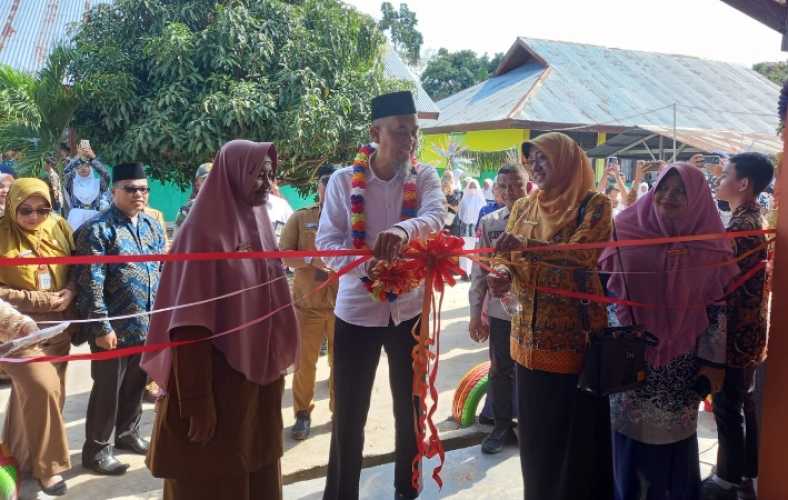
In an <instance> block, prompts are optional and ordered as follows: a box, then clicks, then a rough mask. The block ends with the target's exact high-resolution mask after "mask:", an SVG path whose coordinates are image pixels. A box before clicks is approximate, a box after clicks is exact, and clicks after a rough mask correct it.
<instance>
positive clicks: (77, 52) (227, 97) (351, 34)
mask: <svg viewBox="0 0 788 500" xmlns="http://www.w3.org/2000/svg"><path fill="white" fill-rule="evenodd" d="M384 40H385V38H384V36H383V34H382V33H381V32H380V30H379V29H378V28H377V26H376V25H375V22H374V21H373V20H372V19H371V18H370V17H368V16H365V15H362V14H360V13H358V12H357V11H356V10H354V9H352V8H350V7H348V6H346V5H345V4H343V3H342V2H341V1H339V0H300V1H299V0H292V1H281V0H225V1H209V0H191V1H188V2H187V1H183V0H117V1H116V2H114V4H113V5H112V6H109V5H99V6H97V7H95V8H94V9H93V10H92V11H91V13H90V16H89V18H88V19H87V20H86V22H85V23H83V24H82V25H81V27H80V28H79V31H78V32H77V33H76V34H75V36H74V46H73V53H74V57H73V61H72V64H71V67H70V70H71V75H72V78H73V82H74V88H75V89H76V92H77V95H78V96H79V107H78V109H77V114H76V120H75V122H76V123H77V126H78V128H79V132H80V134H81V135H80V136H81V137H82V136H84V137H86V138H89V139H90V140H91V142H92V144H93V145H94V149H95V150H96V151H97V152H98V153H99V154H101V155H102V156H104V157H105V158H106V159H107V160H109V161H120V160H139V161H143V162H146V163H148V164H149V165H150V166H151V167H152V169H153V171H152V174H153V176H154V177H156V178H158V179H161V180H174V181H177V182H180V183H181V184H182V185H185V184H186V183H188V182H189V181H190V180H191V178H192V176H193V174H194V169H195V167H196V166H197V165H198V164H200V163H202V162H204V161H206V160H210V159H212V158H213V156H214V154H215V153H216V151H217V150H218V149H219V148H220V147H221V145H222V144H223V143H225V142H226V141H228V140H231V139H235V138H246V139H251V140H257V141H271V142H274V143H276V145H277V149H278V151H279V157H280V164H279V177H280V178H281V179H282V180H283V181H284V182H290V183H293V184H295V185H296V186H298V187H299V188H301V189H303V190H307V189H308V187H309V186H308V183H309V181H310V179H311V178H312V176H313V174H314V169H315V167H317V166H318V165H319V164H320V163H322V162H324V161H346V160H348V159H349V158H352V157H353V151H354V150H355V148H356V147H357V146H358V144H360V143H362V142H364V141H366V140H368V132H367V130H368V129H367V125H368V122H369V102H370V99H371V98H372V97H374V96H375V95H378V94H379V93H381V92H384V91H387V90H392V89H395V88H403V86H407V85H406V84H404V83H402V82H389V81H386V80H385V79H384V77H383V70H382V62H381V54H382V51H381V49H382V47H383V43H384Z"/></svg>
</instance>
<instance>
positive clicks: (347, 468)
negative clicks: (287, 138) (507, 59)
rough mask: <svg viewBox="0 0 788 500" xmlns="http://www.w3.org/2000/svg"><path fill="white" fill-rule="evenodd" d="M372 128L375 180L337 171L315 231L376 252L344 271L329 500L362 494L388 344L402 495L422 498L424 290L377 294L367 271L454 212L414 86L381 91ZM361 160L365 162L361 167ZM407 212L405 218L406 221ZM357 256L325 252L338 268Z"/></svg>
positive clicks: (328, 245)
mask: <svg viewBox="0 0 788 500" xmlns="http://www.w3.org/2000/svg"><path fill="white" fill-rule="evenodd" d="M372 120H373V122H372V126H371V127H370V136H371V137H372V140H373V141H374V142H375V144H376V146H375V151H374V153H372V154H371V156H370V157H369V161H368V165H369V168H364V169H362V173H361V174H360V175H362V176H363V177H365V180H366V187H365V188H364V189H362V190H361V191H359V190H358V189H355V190H354V189H353V186H352V178H353V175H354V167H353V166H350V167H346V168H343V169H341V170H338V171H337V172H336V173H335V174H334V175H332V176H331V180H330V181H329V184H328V187H327V192H326V200H325V205H324V207H323V211H322V213H321V216H320V224H319V229H318V234H317V239H316V245H317V248H318V249H320V250H335V249H348V248H353V247H354V237H355V238H356V245H355V246H358V243H359V242H360V241H363V242H364V243H366V245H367V246H368V247H369V248H372V249H373V253H374V256H375V258H374V259H373V261H371V262H370V263H369V265H367V266H364V268H363V269H358V268H357V269H355V270H353V271H351V272H349V273H348V274H346V275H344V276H342V278H341V279H340V282H339V292H338V295H337V301H336V308H335V310H334V313H335V315H336V326H335V331H334V367H333V373H334V420H333V432H332V435H331V456H330V459H329V465H328V477H327V480H326V490H325V493H324V496H323V498H324V500H355V499H358V490H359V476H360V473H361V459H362V451H363V445H364V423H365V422H366V418H367V413H368V411H369V404H370V398H371V394H372V386H373V384H374V381H375V371H376V369H377V366H378V361H379V359H380V351H381V348H385V350H386V355H387V356H388V364H389V380H390V384H391V391H392V398H393V401H394V418H395V427H396V430H395V439H396V466H395V479H394V483H395V484H394V486H395V490H396V498H416V497H417V496H418V494H419V491H417V490H416V489H415V488H413V486H412V484H411V478H412V463H413V459H414V458H415V456H416V454H417V440H416V427H415V422H416V418H415V415H416V413H415V412H417V411H418V403H417V401H416V400H415V399H414V398H413V393H412V386H413V369H412V360H411V351H412V349H413V347H414V345H415V343H416V341H415V339H414V338H413V336H412V335H411V331H412V330H413V328H414V327H415V326H416V324H417V323H418V320H419V316H420V312H421V301H422V294H423V293H424V291H423V289H421V288H420V289H418V290H414V291H412V292H410V293H406V294H402V295H400V296H399V297H398V298H397V299H396V300H395V301H394V302H378V301H376V300H375V299H373V298H372V296H371V295H370V294H369V292H368V291H367V289H366V288H365V286H364V283H363V282H362V280H361V278H362V277H364V276H366V275H367V272H368V270H369V269H372V268H373V267H374V265H375V261H377V260H388V261H391V260H393V259H396V258H398V257H399V256H400V253H401V252H402V250H404V249H405V247H406V245H407V243H408V241H410V240H411V239H420V238H426V237H428V236H429V235H430V234H432V233H434V232H437V231H440V229H441V228H442V227H443V220H444V216H445V208H444V196H443V192H442V191H441V186H440V180H439V179H438V175H437V173H436V172H435V169H433V168H432V167H429V166H427V165H415V168H414V166H413V165H412V157H413V152H414V151H415V150H416V145H417V142H418V132H419V127H418V121H417V119H416V107H415V104H414V101H413V95H412V94H411V93H410V92H397V93H393V94H387V95H383V96H379V97H376V98H375V99H373V100H372ZM360 168H361V166H360V165H357V167H356V169H357V170H358V169H360ZM413 184H415V189H416V193H417V205H418V206H417V210H415V212H413V213H411V214H410V215H415V216H412V217H410V218H405V217H403V215H405V214H406V212H408V210H406V206H405V205H404V204H403V188H404V187H406V186H411V187H412V185H413ZM351 191H353V193H354V196H355V197H356V198H355V200H354V201H355V202H356V203H355V205H356V207H358V206H359V202H360V204H361V206H362V207H363V221H364V222H363V223H362V226H363V227H362V228H361V230H359V229H360V228H359V225H358V224H357V225H356V227H355V228H354V227H352V222H351V216H352V215H351V214H352V207H351ZM403 219H404V220H403ZM353 259H354V258H353V257H350V258H349V257H339V258H328V259H324V260H325V262H326V264H327V265H328V266H330V267H332V268H334V269H340V268H341V267H342V266H344V265H346V264H348V263H349V262H350V261H351V260H353Z"/></svg>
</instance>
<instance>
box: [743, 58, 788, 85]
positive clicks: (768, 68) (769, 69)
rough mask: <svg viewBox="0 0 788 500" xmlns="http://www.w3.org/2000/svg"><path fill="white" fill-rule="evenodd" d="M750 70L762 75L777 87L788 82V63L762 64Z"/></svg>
mask: <svg viewBox="0 0 788 500" xmlns="http://www.w3.org/2000/svg"><path fill="white" fill-rule="evenodd" d="M752 69H754V70H755V71H757V72H758V73H760V74H762V75H763V76H765V77H766V78H768V79H769V80H771V81H773V82H774V83H776V84H777V85H782V84H783V83H784V82H785V81H786V80H788V61H786V62H762V63H758V64H755V65H754V66H753V67H752Z"/></svg>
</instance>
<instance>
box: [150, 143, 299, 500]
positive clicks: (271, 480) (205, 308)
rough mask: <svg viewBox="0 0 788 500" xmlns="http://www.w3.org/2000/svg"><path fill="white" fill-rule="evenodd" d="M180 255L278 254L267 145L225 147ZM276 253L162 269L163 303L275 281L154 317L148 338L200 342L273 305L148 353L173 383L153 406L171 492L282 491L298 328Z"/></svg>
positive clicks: (261, 494)
mask: <svg viewBox="0 0 788 500" xmlns="http://www.w3.org/2000/svg"><path fill="white" fill-rule="evenodd" d="M213 165H214V167H213V171H212V173H211V175H210V176H209V177H208V180H207V181H206V183H205V185H204V186H203V187H202V189H201V190H200V196H198V197H197V200H196V201H195V203H194V206H193V208H192V212H191V214H190V216H189V218H188V219H186V221H185V222H184V224H183V226H181V229H180V230H179V232H178V235H177V237H176V239H175V242H174V243H173V246H172V252H173V253H191V252H232V251H262V250H269V251H270V250H275V249H276V244H275V242H274V235H273V231H272V228H271V222H270V221H269V220H268V215H267V213H266V209H265V201H266V197H267V195H268V193H269V191H270V186H271V180H272V179H273V176H274V173H275V171H276V149H275V148H274V145H273V144H270V143H256V142H250V141H242V140H236V141H232V142H229V143H227V144H225V145H224V147H223V148H222V149H221V151H219V154H218V155H217V156H216V159H215V160H214V164H213ZM283 275H284V270H283V268H282V264H281V262H280V261H279V260H214V261H187V262H173V263H168V264H166V265H165V266H164V271H163V273H162V277H161V285H160V287H159V292H158V296H157V299H156V309H161V308H164V307H168V306H172V305H176V304H185V303H190V302H196V301H199V300H204V299H208V298H212V297H216V296H219V295H223V294H227V293H230V292H233V291H236V290H239V289H244V288H248V287H253V286H254V285H259V284H261V283H267V282H270V281H272V280H276V281H275V282H273V283H272V284H270V285H268V286H264V287H261V288H257V289H254V290H251V291H248V292H245V293H242V294H240V295H235V296H232V297H229V298H226V299H222V300H219V301H215V302H210V303H207V304H204V305H200V306H195V307H189V308H184V309H178V310H175V311H172V312H167V313H162V314H157V315H155V316H154V317H153V319H152V321H151V327H150V334H149V335H148V343H151V344H156V343H161V342H168V341H171V340H185V339H199V338H206V337H209V336H211V335H214V334H217V333H221V332H224V331H227V330H230V329H232V328H235V327H237V326H240V325H242V324H245V323H247V322H250V321H253V320H255V319H257V318H259V317H261V316H262V315H264V314H266V313H270V312H273V311H276V310H278V309H280V308H281V309H282V310H281V311H280V312H278V313H276V314H275V315H274V316H272V317H271V318H269V319H267V320H265V321H263V322H261V323H257V324H255V325H253V326H249V327H247V328H244V329H242V330H240V331H238V332H234V333H232V334H229V335H226V336H223V337H220V338H217V339H214V340H211V341H205V342H200V343H196V344H190V345H187V346H183V347H178V348H175V349H168V350H164V351H160V352H156V353H150V354H146V355H144V356H143V359H142V366H143V368H144V369H145V370H146V371H147V372H148V374H149V375H150V376H151V378H152V379H153V380H154V381H156V382H157V383H158V384H159V386H160V387H162V388H166V392H165V395H164V397H163V398H162V399H161V400H160V401H159V402H158V404H157V407H156V421H155V423H154V428H153V436H152V441H151V447H150V452H149V454H148V459H147V465H148V468H149V469H150V470H151V472H152V473H153V475H154V476H156V477H161V478H164V498H165V499H189V500H199V499H203V498H204V499H208V498H210V499H215V498H232V499H234V500H235V499H237V500H244V499H257V498H265V499H274V500H276V499H280V498H281V495H282V484H281V472H280V465H279V461H280V458H281V456H282V412H281V407H282V392H283V389H284V376H285V373H286V370H287V368H288V367H289V366H290V365H292V364H293V363H294V361H295V357H296V352H297V350H298V338H299V336H298V331H297V330H296V325H297V322H296V319H295V314H294V312H293V308H292V307H288V304H290V303H291V297H290V291H289V289H288V285H287V281H286V280H285V279H282V276H283Z"/></svg>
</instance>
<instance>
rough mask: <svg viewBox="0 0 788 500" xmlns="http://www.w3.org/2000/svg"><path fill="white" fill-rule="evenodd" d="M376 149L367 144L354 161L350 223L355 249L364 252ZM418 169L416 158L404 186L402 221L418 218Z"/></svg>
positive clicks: (360, 149) (362, 147)
mask: <svg viewBox="0 0 788 500" xmlns="http://www.w3.org/2000/svg"><path fill="white" fill-rule="evenodd" d="M374 152H375V148H374V147H373V146H372V145H371V144H366V145H364V146H361V148H359V150H358V153H356V159H355V160H353V177H352V178H351V183H350V186H351V190H350V223H351V228H352V237H353V247H354V248H356V249H358V250H362V249H366V248H367V241H366V240H367V215H366V211H365V208H366V199H365V198H364V196H365V195H366V192H367V176H368V174H369V170H370V167H369V160H370V157H371V156H372V153H374ZM417 175H418V167H417V164H416V160H415V158H414V159H413V161H412V164H411V167H410V169H409V171H408V175H407V177H406V178H405V182H404V184H403V185H402V212H401V215H400V220H401V221H403V220H406V219H411V218H413V217H416V214H417V210H418V199H417V190H416V176H417Z"/></svg>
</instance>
